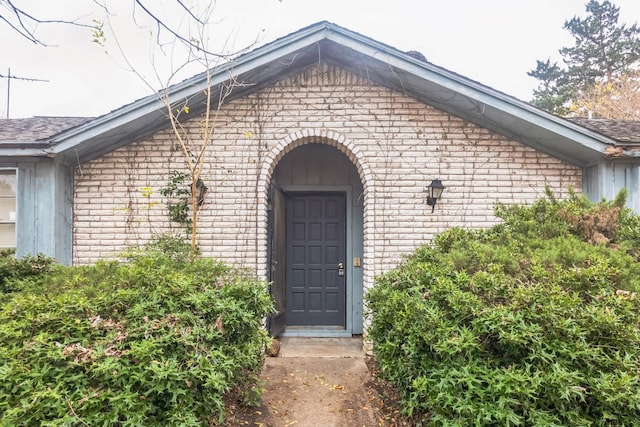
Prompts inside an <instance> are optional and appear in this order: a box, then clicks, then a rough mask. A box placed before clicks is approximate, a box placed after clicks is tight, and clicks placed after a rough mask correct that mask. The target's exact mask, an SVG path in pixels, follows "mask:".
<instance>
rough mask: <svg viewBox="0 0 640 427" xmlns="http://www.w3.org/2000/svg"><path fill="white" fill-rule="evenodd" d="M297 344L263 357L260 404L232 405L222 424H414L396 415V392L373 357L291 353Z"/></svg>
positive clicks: (399, 426) (283, 426) (398, 426)
mask: <svg viewBox="0 0 640 427" xmlns="http://www.w3.org/2000/svg"><path fill="white" fill-rule="evenodd" d="M297 342H298V341H294V342H285V343H284V345H283V351H282V353H281V356H283V357H269V358H267V359H266V361H265V366H264V369H263V372H262V375H261V380H262V381H263V386H264V393H263V395H262V398H261V401H260V405H259V406H255V407H243V406H241V405H233V407H232V410H231V414H230V415H229V417H228V418H227V422H226V424H225V426H227V427H235V426H257V427H289V426H296V427H306V426H313V427H324V426H326V427H330V426H336V427H337V426H350V427H360V426H362V427H370V426H388V427H404V426H411V425H414V423H413V422H411V421H410V420H407V419H406V418H405V417H402V416H401V414H400V405H399V399H398V396H397V393H395V391H394V389H393V388H392V387H390V386H389V385H388V384H386V383H384V382H383V381H381V380H380V379H379V378H378V376H377V375H376V372H377V371H376V368H375V362H374V360H373V359H371V358H368V357H365V355H364V353H362V351H361V349H359V350H358V351H357V352H354V351H351V350H349V351H347V353H346V355H345V353H344V352H339V353H338V354H342V356H334V355H323V354H320V355H318V354H319V353H322V352H323V351H325V352H326V351H327V346H326V345H325V346H324V347H323V348H321V350H320V351H318V349H317V348H314V349H312V350H311V354H312V356H309V355H308V354H307V353H306V352H304V351H303V352H299V351H292V346H294V345H296V343H297ZM360 343H361V341H360ZM327 353H329V354H331V353H332V351H328V352H327Z"/></svg>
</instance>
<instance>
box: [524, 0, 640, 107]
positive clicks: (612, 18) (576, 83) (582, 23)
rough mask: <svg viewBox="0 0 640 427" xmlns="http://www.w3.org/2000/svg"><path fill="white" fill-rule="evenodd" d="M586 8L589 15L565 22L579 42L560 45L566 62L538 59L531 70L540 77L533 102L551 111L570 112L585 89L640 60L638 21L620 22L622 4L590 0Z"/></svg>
mask: <svg viewBox="0 0 640 427" xmlns="http://www.w3.org/2000/svg"><path fill="white" fill-rule="evenodd" d="M586 11H587V16H586V18H580V17H577V16H574V17H573V18H572V19H570V20H568V21H565V23H564V29H566V30H567V31H569V32H570V33H571V35H572V36H573V38H574V39H575V44H574V46H572V47H563V48H562V49H560V51H559V52H560V55H561V56H562V62H563V64H562V65H558V63H557V62H554V63H552V62H551V60H550V59H547V60H546V61H540V60H538V61H537V67H536V69H535V70H532V71H530V72H528V73H527V74H528V75H530V76H531V77H535V78H536V79H538V80H540V85H539V86H538V88H537V89H536V90H535V91H534V98H533V101H532V103H533V104H534V105H536V106H538V107H540V108H542V109H544V110H547V111H549V112H552V113H555V114H560V115H564V114H566V113H567V112H568V111H569V108H570V106H571V104H572V102H574V101H575V100H577V99H579V98H580V96H581V94H582V93H584V92H585V91H587V90H589V89H590V88H592V87H593V86H594V85H596V84H602V83H605V82H609V81H612V80H615V79H617V78H619V77H620V76H622V75H624V74H626V73H628V72H630V71H631V70H633V69H634V68H636V67H637V66H638V65H639V64H640V28H638V26H637V24H633V25H632V26H630V27H628V26H627V25H626V24H621V23H619V22H618V19H619V15H620V8H619V7H616V6H615V5H614V4H613V3H611V2H610V1H608V0H605V1H603V2H599V1H598V0H590V1H589V3H587V4H586Z"/></svg>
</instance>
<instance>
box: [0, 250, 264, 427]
mask: <svg viewBox="0 0 640 427" xmlns="http://www.w3.org/2000/svg"><path fill="white" fill-rule="evenodd" d="M271 310H272V303H271V300H270V297H269V295H268V292H267V290H266V287H265V286H264V284H262V283H259V282H256V281H255V280H254V279H252V278H251V277H249V276H248V275H247V274H246V273H244V272H242V271H239V270H236V269H233V268H230V267H229V266H227V265H224V264H223V263H220V262H217V261H214V260H211V259H206V258H200V257H197V256H194V254H193V253H191V251H189V250H187V249H185V246H184V245H181V244H179V243H176V242H172V241H171V240H163V241H160V242H158V243H156V244H155V245H152V246H149V247H146V248H142V249H140V250H135V251H130V252H129V253H127V254H126V255H125V257H124V260H123V261H119V262H115V261H114V262H99V263H97V264H96V265H93V266H80V267H70V268H62V267H61V268H58V269H56V270H55V271H54V272H53V273H51V274H50V275H48V276H44V277H43V278H42V279H41V281H40V282H38V283H33V284H32V286H30V287H29V286H27V287H25V288H24V289H23V290H22V291H20V292H16V293H14V294H12V295H11V299H10V300H8V301H7V302H6V304H5V305H4V306H3V307H2V308H1V310H0V425H2V426H17V425H21V426H40V425H61V426H62V425H64V426H67V425H119V426H134V425H135V426H140V425H150V426H152V425H180V426H196V425H197V426H200V425H210V424H212V423H219V422H222V420H223V418H224V412H225V399H227V398H229V397H230V396H231V395H232V394H234V393H249V392H251V390H252V388H253V387H254V386H255V380H256V378H257V373H258V372H259V370H260V368H261V366H262V360H263V359H262V357H263V356H262V354H263V346H264V344H265V340H266V333H265V331H264V329H263V319H264V317H265V316H266V315H268V314H269V313H270V312H271Z"/></svg>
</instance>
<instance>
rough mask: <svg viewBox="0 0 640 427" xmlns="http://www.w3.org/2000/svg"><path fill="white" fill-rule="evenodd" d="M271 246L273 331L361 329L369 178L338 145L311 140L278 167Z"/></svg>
mask: <svg viewBox="0 0 640 427" xmlns="http://www.w3.org/2000/svg"><path fill="white" fill-rule="evenodd" d="M269 202H270V203H269V206H270V215H269V225H268V240H269V241H268V245H267V246H268V252H269V254H268V255H269V261H268V262H269V265H270V271H269V272H270V274H269V276H270V277H269V279H270V280H271V282H272V293H273V296H274V298H275V300H276V304H277V305H278V315H276V316H274V318H272V320H271V324H270V329H271V332H272V334H273V335H280V334H282V333H283V334H284V335H288V336H296V335H297V336H351V335H353V334H361V333H362V332H363V302H362V299H363V269H362V258H363V253H364V239H363V223H364V220H363V218H364V209H363V207H364V206H363V205H364V197H363V184H362V181H361V179H360V176H359V174H358V170H357V169H356V167H355V166H354V164H353V163H352V161H351V160H350V159H349V158H348V157H347V156H346V155H345V154H344V153H343V152H341V151H340V150H338V149H337V148H336V147H333V146H331V145H328V144H324V143H321V142H309V143H307V144H304V145H300V146H298V147H297V148H294V149H293V150H291V151H289V152H288V153H287V154H285V155H284V156H283V157H282V158H281V159H280V161H279V162H278V163H277V165H276V166H275V168H274V170H273V174H272V177H271V183H270V196H269Z"/></svg>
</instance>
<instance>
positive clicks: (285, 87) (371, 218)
mask: <svg viewBox="0 0 640 427" xmlns="http://www.w3.org/2000/svg"><path fill="white" fill-rule="evenodd" d="M302 84H303V85H302ZM187 127H188V129H189V131H190V132H191V134H192V136H193V137H195V138H198V137H199V136H198V135H200V134H201V132H200V124H199V120H192V121H191V122H189V123H187ZM244 131H251V132H253V133H254V136H253V138H252V139H247V138H246V137H245V136H244V135H243V132H244ZM301 141H302V142H326V143H330V144H332V145H334V146H335V147H337V148H338V149H340V150H341V151H342V152H343V153H345V154H346V155H347V156H348V157H349V158H350V159H351V160H352V161H353V162H354V164H355V165H356V166H357V167H358V170H359V172H360V174H361V177H364V179H365V182H364V183H363V187H364V194H365V197H366V201H367V202H366V206H365V224H364V233H365V235H364V241H365V247H364V253H363V256H364V258H363V261H364V264H363V268H364V271H363V275H364V278H365V287H366V288H368V287H370V286H371V285H372V283H373V277H374V276H375V275H376V274H379V273H380V272H382V271H384V270H387V269H389V268H391V267H392V266H393V265H395V263H396V262H397V261H398V260H399V259H400V258H401V256H402V255H403V254H405V253H407V252H410V251H411V250H412V249H413V248H414V247H415V246H417V245H419V244H420V243H422V242H425V241H428V240H429V239H431V238H432V237H433V236H434V235H435V233H437V232H440V231H443V230H445V229H446V228H448V227H451V226H454V225H457V226H467V227H473V228H480V227H487V226H491V225H492V224H494V223H495V222H496V218H495V217H494V216H493V211H492V205H493V203H494V201H495V200H496V199H498V200H501V201H503V202H505V203H524V202H531V201H533V200H535V199H536V198H538V197H540V196H541V195H542V194H543V192H544V186H545V184H549V185H550V186H551V188H552V190H553V191H555V192H557V193H559V195H564V194H565V193H566V188H567V186H569V185H572V186H573V187H574V188H576V189H580V188H581V187H582V185H581V170H580V168H578V167H575V166H573V165H571V164H568V163H566V162H563V161H561V160H558V159H555V158H553V157H550V156H548V155H546V154H543V153H541V152H538V151H535V150H533V149H531V148H530V147H527V146H525V145H523V144H521V143H519V142H515V141H512V140H509V139H508V138H506V137H503V136H501V135H497V134H492V133H491V132H489V131H487V130H486V129H482V128H479V127H476V126H475V125H473V124H470V123H468V122H466V121H464V120H462V119H459V118H457V117H455V116H451V115H449V114H447V113H444V112H441V111H439V110H436V109H435V108H433V107H430V106H427V105H424V104H421V103H419V102H417V101H416V100H414V99H412V98H409V97H406V96H404V95H403V94H401V93H398V92H393V91H390V90H388V89H386V88H382V87H378V86H375V85H373V84H372V83H369V82H368V81H366V79H364V78H362V77H360V76H355V75H352V74H349V73H347V72H343V71H340V70H336V69H333V68H331V67H329V66H327V65H325V64H321V65H319V66H318V67H316V68H311V69H308V70H306V71H304V72H302V73H300V74H299V75H297V76H293V77H290V78H287V79H284V80H282V81H280V82H277V83H275V84H274V85H273V86H271V87H269V88H265V89H263V90H261V91H260V92H259V94H251V95H249V96H247V97H245V98H243V99H237V100H234V101H231V102H230V103H229V104H227V105H226V106H224V107H223V108H222V109H221V111H220V112H219V122H218V127H217V129H216V131H215V134H214V138H213V142H212V144H211V146H210V147H209V148H208V149H207V156H208V157H207V163H208V164H207V167H206V168H205V171H204V172H203V173H204V175H203V176H204V177H205V181H206V183H207V185H208V187H209V193H208V194H207V201H206V204H205V206H204V208H203V210H202V211H201V213H200V234H199V240H200V247H201V249H202V252H203V253H204V254H205V255H207V256H214V257H218V258H221V259H223V260H226V261H228V262H231V263H234V264H237V265H240V266H246V267H249V268H252V269H255V270H256V271H258V272H259V273H260V274H263V275H264V274H265V273H266V263H265V262H266V259H265V257H266V246H264V242H265V241H266V240H265V239H266V208H265V205H264V203H266V195H265V194H264V188H263V189H261V190H260V191H261V192H260V194H259V197H260V202H259V203H258V198H257V196H256V194H255V192H256V188H257V187H256V185H257V183H259V182H261V183H263V184H262V185H265V184H264V183H265V182H266V181H265V179H266V178H267V177H269V176H270V175H271V173H272V172H271V170H263V165H262V161H265V160H266V159H273V158H274V157H275V158H276V159H278V158H281V155H283V153H284V152H289V151H291V150H292V149H294V147H295V146H297V145H298V144H300V143H301ZM175 144H176V143H175V136H174V135H172V133H171V132H170V131H168V130H167V131H163V132H159V133H157V134H156V135H153V136H152V137H150V138H149V139H148V140H144V141H138V142H132V143H131V144H130V145H128V146H127V147H123V148H120V149H118V150H116V151H114V152H112V153H109V154H107V155H105V156H103V157H101V158H99V159H96V160H94V161H91V162H89V163H86V164H83V165H81V167H79V168H77V169H76V174H75V199H74V262H76V263H89V262H94V261H96V260H97V259H99V258H101V257H114V256H116V255H117V253H118V251H120V250H121V249H122V248H124V247H126V246H127V245H130V244H137V243H143V242H144V241H146V240H148V239H149V238H151V236H153V235H154V234H161V233H165V232H175V231H177V230H178V231H179V228H178V227H177V226H176V225H172V224H170V223H169V221H168V219H167V217H166V211H165V208H164V205H163V202H164V201H163V198H162V197H161V196H160V195H159V189H160V188H161V187H162V186H164V185H165V181H166V180H165V178H163V177H166V176H167V174H168V171H170V170H173V169H181V168H183V167H184V166H183V160H182V154H181V153H180V152H179V151H177V150H176V147H175ZM346 147H352V148H349V149H348V148H346ZM259 159H262V160H259ZM272 166H275V165H272ZM225 170H230V171H231V172H230V173H229V172H226V171H225ZM434 178H440V179H441V180H442V182H443V184H444V185H445V186H446V187H447V189H446V190H445V193H444V196H443V199H442V200H441V201H439V202H438V204H437V205H436V208H435V212H434V213H431V207H429V206H426V204H425V198H426V190H425V187H426V186H427V185H428V184H429V183H430V182H431V180H432V179H434ZM142 187H152V188H153V195H152V197H151V201H153V202H159V203H160V204H159V205H156V206H154V207H152V208H149V199H148V198H143V197H142V196H141V190H140V188H142ZM265 188H266V186H265ZM363 200H364V199H363ZM129 208H130V209H129ZM98 242H100V243H98ZM256 242H261V243H260V244H257V243H256Z"/></svg>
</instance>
